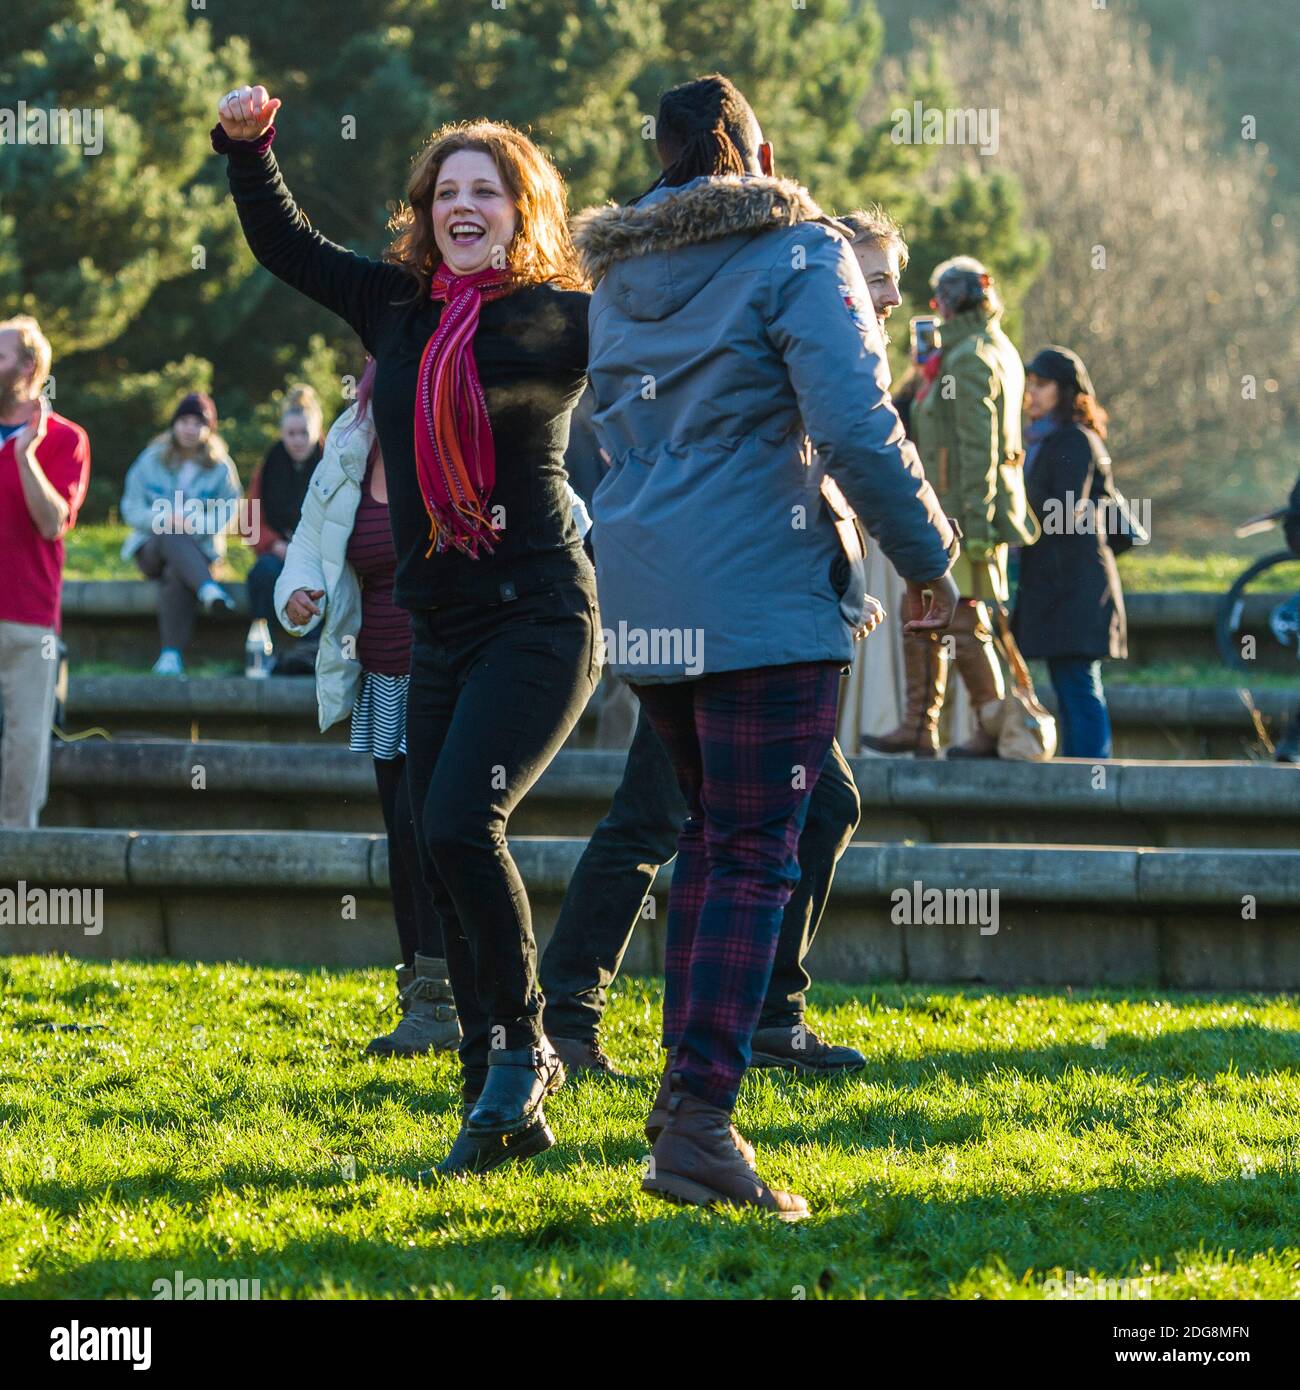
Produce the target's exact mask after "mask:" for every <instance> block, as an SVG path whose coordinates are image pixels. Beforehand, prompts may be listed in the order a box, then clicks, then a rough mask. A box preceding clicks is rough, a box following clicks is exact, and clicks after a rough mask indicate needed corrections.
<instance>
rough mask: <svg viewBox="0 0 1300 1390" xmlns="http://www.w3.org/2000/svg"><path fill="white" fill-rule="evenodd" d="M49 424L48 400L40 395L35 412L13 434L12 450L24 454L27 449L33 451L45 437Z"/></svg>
mask: <svg viewBox="0 0 1300 1390" xmlns="http://www.w3.org/2000/svg"><path fill="white" fill-rule="evenodd" d="M49 424H50V402H49V399H48V397H46V396H42V397H41V398H40V401H39V402H38V403H37V405H36V411H35V414H34V415H33V416H32V418H31V419H30V420H29V421H28V422H27V424H25V425H24V426H23V427H22V429H20V430H19V431H18V433H17V434H16V435H14V452H15V453H17V454H25V453H26V452H27V451H28V450H29V449H30V450H32V452H33V453H35V451H36V450H37V449H38V448H40V445H41V441H42V440H43V439H44V438H45V432H46V430H47V429H48V428H49Z"/></svg>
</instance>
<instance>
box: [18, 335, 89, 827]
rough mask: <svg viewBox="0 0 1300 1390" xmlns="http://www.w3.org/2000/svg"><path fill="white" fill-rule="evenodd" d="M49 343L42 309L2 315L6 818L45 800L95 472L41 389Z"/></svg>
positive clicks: (77, 429)
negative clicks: (63, 631)
mask: <svg viewBox="0 0 1300 1390" xmlns="http://www.w3.org/2000/svg"><path fill="white" fill-rule="evenodd" d="M49 376H50V345H49V342H48V341H47V340H46V337H45V335H44V334H43V333H42V332H41V330H40V325H39V324H38V323H37V322H36V320H35V319H34V318H31V317H29V316H27V315H22V316H21V317H19V318H12V319H6V320H5V321H3V322H0V555H2V556H3V557H4V565H5V581H6V582H5V583H4V584H2V585H0V709H2V710H3V713H4V736H3V738H2V739H0V826H5V827H17V828H19V829H29V828H33V827H35V825H36V821H37V817H38V816H39V815H40V813H41V809H42V807H44V805H45V794H46V790H47V788H48V786H49V780H50V726H51V724H52V722H53V719H54V687H55V682H56V679H57V676H58V671H59V627H60V612H59V599H60V595H61V592H62V587H63V537H64V536H65V535H66V534H67V533H68V532H69V531H70V530H71V529H72V527H73V525H74V524H75V523H76V520H77V509H78V508H79V507H80V506H81V502H82V499H83V498H84V497H85V495H86V483H87V481H88V479H89V477H90V442H89V440H88V439H87V438H86V432H85V430H83V429H82V428H81V426H80V425H74V424H73V423H72V421H71V420H65V419H64V418H63V416H62V415H57V414H55V412H54V411H53V410H51V409H50V403H49V401H48V400H47V399H46V397H45V396H43V395H42V391H43V390H44V387H45V383H46V382H47V381H48V380H49Z"/></svg>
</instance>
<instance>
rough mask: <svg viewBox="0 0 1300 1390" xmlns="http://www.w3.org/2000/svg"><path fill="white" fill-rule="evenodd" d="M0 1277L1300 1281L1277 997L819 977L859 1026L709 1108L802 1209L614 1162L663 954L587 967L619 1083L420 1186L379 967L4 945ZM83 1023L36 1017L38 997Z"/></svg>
mask: <svg viewBox="0 0 1300 1390" xmlns="http://www.w3.org/2000/svg"><path fill="white" fill-rule="evenodd" d="M0 971H2V972H3V984H4V989H3V995H2V996H0V1011H2V1014H0V1017H3V1027H2V1028H0V1049H2V1053H0V1056H2V1061H0V1067H2V1069H3V1070H2V1076H0V1086H2V1087H3V1094H2V1095H0V1114H2V1115H3V1125H4V1134H3V1147H2V1148H0V1285H3V1287H4V1289H5V1290H6V1291H7V1293H8V1294H9V1295H11V1296H12V1295H20V1296H42V1297H60V1296H78V1297H103V1296H112V1297H125V1298H149V1297H151V1295H152V1291H153V1287H152V1286H153V1281H154V1280H156V1279H163V1278H165V1279H167V1280H169V1281H170V1280H171V1279H172V1277H173V1276H174V1274H175V1272H176V1271H177V1270H180V1271H182V1274H183V1277H185V1278H200V1279H209V1278H246V1279H250V1280H252V1279H256V1280H258V1281H259V1283H260V1290H261V1295H262V1297H301V1296H309V1295H326V1296H331V1295H334V1296H338V1295H366V1296H384V1297H461V1296H464V1297H479V1298H493V1297H515V1298H522V1297H556V1296H574V1297H578V1296H581V1297H665V1296H676V1295H686V1296H699V1297H713V1296H740V1297H766V1298H773V1299H791V1298H799V1297H808V1298H815V1297H822V1296H828V1297H862V1296H866V1297H881V1296H884V1297H908V1296H930V1297H934V1296H938V1297H954V1298H1034V1297H1041V1296H1042V1294H1043V1292H1044V1281H1045V1280H1051V1279H1053V1278H1055V1279H1057V1280H1060V1281H1062V1282H1063V1283H1064V1282H1066V1281H1067V1277H1068V1276H1069V1275H1071V1274H1072V1275H1073V1276H1074V1287H1075V1288H1076V1289H1080V1288H1085V1287H1087V1286H1085V1285H1084V1284H1083V1283H1082V1281H1083V1280H1084V1279H1086V1278H1089V1277H1090V1278H1093V1279H1101V1278H1106V1279H1118V1278H1131V1279H1136V1280H1143V1281H1149V1282H1147V1283H1143V1284H1139V1285H1137V1286H1134V1287H1135V1290H1136V1292H1135V1295H1134V1296H1140V1295H1141V1294H1144V1293H1145V1294H1147V1295H1149V1296H1150V1297H1153V1298H1202V1299H1204V1298H1222V1297H1238V1298H1240V1297H1248V1298H1256V1297H1261V1298H1295V1297H1297V1296H1298V1295H1300V1004H1298V1003H1297V1001H1296V1000H1295V999H1291V998H1271V997H1263V996H1259V997H1249V998H1246V997H1241V998H1229V997H1222V998H1210V997H1192V996H1180V995H1169V994H1164V993H1158V994H1144V993H1138V994H1117V993H1104V992H1089V993H1076V994H1074V995H1073V996H1072V997H1070V996H1068V995H1061V994H1052V993H1043V994H1037V993H1025V994H1015V995H1004V994H997V993H993V992H989V991H974V992H968V993H963V992H961V991H958V990H954V989H940V988H922V987H896V986H878V987H873V986H862V987H859V988H852V987H827V986H823V987H821V988H819V989H818V990H817V991H816V995H815V1003H816V1005H817V1009H816V1012H815V1021H816V1023H817V1024H818V1025H820V1026H822V1027H824V1029H825V1030H826V1031H827V1032H828V1033H829V1034H830V1035H832V1036H833V1037H834V1038H836V1039H837V1040H841V1041H846V1042H853V1043H855V1044H856V1045H857V1046H859V1047H861V1048H862V1049H863V1050H864V1051H865V1052H866V1053H867V1055H868V1058H869V1061H868V1065H867V1067H866V1069H865V1070H864V1071H862V1072H860V1073H858V1074H856V1075H854V1076H852V1077H851V1078H844V1079H841V1080H839V1081H822V1082H809V1081H806V1080H800V1079H795V1078H792V1077H788V1076H785V1075H773V1074H770V1073H755V1074H752V1075H751V1076H750V1077H748V1078H747V1079H746V1081H745V1085H744V1088H743V1091H742V1094H741V1101H740V1106H739V1109H738V1113H737V1120H738V1123H739V1124H740V1126H741V1128H742V1130H743V1131H744V1132H745V1133H746V1134H747V1135H748V1136H749V1137H750V1139H752V1140H753V1142H754V1143H755V1144H756V1145H757V1147H758V1150H759V1156H760V1166H761V1170H762V1171H763V1172H764V1173H765V1174H766V1175H767V1176H768V1177H769V1178H770V1179H771V1180H773V1181H777V1182H780V1183H783V1184H787V1185H789V1186H791V1187H793V1188H794V1189H795V1190H796V1191H799V1192H802V1193H803V1194H804V1195H805V1196H807V1198H808V1199H809V1201H810V1203H811V1205H812V1206H813V1208H814V1216H813V1218H812V1219H811V1220H809V1221H806V1222H804V1223H801V1224H799V1225H796V1226H786V1225H782V1224H781V1223H776V1222H772V1221H771V1220H770V1219H766V1218H763V1217H762V1216H758V1215H743V1214H738V1213H729V1212H713V1213H710V1212H703V1211H699V1210H695V1209H687V1208H678V1207H672V1206H669V1205H665V1204H661V1203H660V1202H658V1201H657V1200H655V1199H652V1198H650V1197H647V1196H644V1195H642V1194H641V1192H640V1191H639V1186H638V1184H639V1178H640V1172H641V1163H642V1160H643V1158H644V1157H645V1153H646V1146H645V1142H644V1139H643V1138H642V1135H641V1132H640V1126H641V1122H642V1119H643V1118H644V1113H645V1110H646V1108H647V1106H648V1104H649V1098H650V1094H651V1089H652V1085H653V1081H654V1078H655V1071H656V1053H655V1050H654V1044H655V1040H656V1029H657V1023H658V1011H659V1000H658V991H657V986H656V985H654V984H653V983H651V982H647V981H637V980H632V981H625V982H622V983H621V985H620V987H619V988H618V989H617V991H616V995H615V1002H614V1007H613V1010H612V1015H611V1019H610V1025H609V1029H608V1037H607V1043H608V1046H609V1050H610V1052H611V1054H612V1055H613V1056H614V1058H615V1060H616V1061H617V1062H619V1063H622V1064H623V1065H624V1066H626V1067H628V1068H630V1069H632V1070H633V1071H634V1072H635V1074H636V1085H634V1086H626V1087H620V1086H608V1085H601V1084H599V1083H594V1082H590V1081H588V1082H582V1083H578V1084H570V1085H568V1086H566V1087H565V1089H564V1090H563V1091H562V1092H561V1093H560V1094H559V1095H558V1096H557V1097H556V1098H555V1099H554V1100H553V1101H552V1102H551V1104H550V1105H549V1107H548V1113H549V1115H550V1118H551V1122H552V1125H553V1127H554V1129H555V1131H556V1133H557V1135H558V1136H559V1141H560V1142H559V1144H558V1145H557V1147H556V1148H554V1149H553V1150H551V1151H550V1153H548V1154H546V1155H544V1156H543V1157H542V1158H540V1159H538V1160H533V1161H532V1162H531V1163H530V1164H529V1165H527V1166H525V1167H519V1168H515V1169H509V1170H504V1171H501V1172H499V1173H496V1174H493V1175H491V1176H489V1177H488V1178H486V1179H482V1180H478V1181H459V1182H453V1183H449V1184H446V1185H443V1186H441V1187H439V1188H436V1189H432V1190H421V1189H419V1188H417V1187H415V1186H413V1185H412V1183H411V1182H410V1180H409V1176H408V1175H409V1174H412V1173H414V1172H415V1171H416V1170H418V1169H419V1168H421V1167H424V1166H427V1165H428V1164H430V1163H431V1162H432V1161H434V1160H436V1159H437V1158H439V1157H440V1156H441V1155H442V1154H443V1153H444V1152H445V1150H446V1148H447V1146H448V1145H449V1143H450V1141H451V1138H452V1134H453V1131H454V1129H455V1126H456V1122H457V1102H456V1098H455V1096H454V1094H453V1082H454V1075H455V1072H454V1067H453V1064H452V1062H451V1061H449V1060H448V1059H446V1058H441V1059H439V1060H436V1061H433V1060H427V1059H426V1060H416V1061H408V1062H381V1061H377V1060H371V1059H367V1058H364V1057H363V1056H362V1055H361V1052H360V1047H361V1044H363V1043H364V1042H365V1040H366V1039H367V1038H368V1037H370V1036H371V1035H372V1033H374V1032H375V1031H376V1030H377V1029H378V1028H379V1027H380V1026H381V1024H386V1023H389V1022H391V1017H392V1016H391V1015H390V1016H388V1018H387V1019H384V1018H382V1017H381V1012H380V1008H381V1003H382V1002H383V1000H384V998H385V997H386V995H387V993H388V990H389V977H388V976H386V975H385V974H383V973H381V972H378V971H356V972H342V971H340V972H317V973H307V972H303V971H297V970H273V969H265V968H256V967H249V966H244V965H238V964H235V965H215V966H193V965H179V964H147V965H139V964H110V965H101V964H90V963H84V962H74V961H71V960H67V959H62V960H60V959H56V958H46V957H40V958H36V957H32V958H9V959H7V960H5V961H4V962H2V963H0ZM50 1024H54V1025H56V1026H62V1028H63V1029H65V1030H66V1027H67V1025H74V1024H75V1025H80V1026H81V1028H83V1029H86V1030H87V1031H53V1030H51V1029H50V1028H49V1026H48V1025H50Z"/></svg>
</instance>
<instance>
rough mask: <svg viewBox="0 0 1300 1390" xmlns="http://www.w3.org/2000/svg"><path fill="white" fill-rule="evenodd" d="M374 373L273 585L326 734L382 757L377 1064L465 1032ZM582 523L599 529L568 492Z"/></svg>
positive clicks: (437, 1047)
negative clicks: (396, 953)
mask: <svg viewBox="0 0 1300 1390" xmlns="http://www.w3.org/2000/svg"><path fill="white" fill-rule="evenodd" d="M373 383H374V364H373V362H371V363H370V364H368V366H367V368H366V371H365V374H364V375H363V376H362V378H361V381H360V383H359V385H358V388H357V399H356V403H355V404H354V405H352V406H351V407H349V409H347V410H346V411H344V412H343V414H342V415H340V416H339V418H338V419H337V420H336V421H335V422H334V424H333V425H332V426H331V428H330V431H329V434H328V436H327V437H326V440H325V452H324V456H323V457H322V459H321V461H320V463H319V464H318V465H317V467H316V471H315V472H314V473H313V474H312V478H311V482H310V483H309V484H308V487H307V496H306V500H305V501H304V502H303V508H302V517H301V520H300V521H299V523H298V527H297V530H295V531H294V534H293V539H292V540H291V541H290V543H289V549H288V552H287V553H286V555H285V559H284V569H283V571H282V572H281V574H280V577H279V579H278V580H277V581H276V585H275V611H276V614H277V616H278V617H279V619H280V622H281V624H282V625H283V626H284V627H285V628H286V629H287V630H288V631H289V632H292V633H294V634H296V635H297V636H300V637H301V636H305V635H306V634H307V633H308V632H311V631H312V630H313V629H314V628H316V626H317V625H318V624H319V625H320V629H321V633H320V645H319V647H318V649H317V655H316V701H317V706H318V709H319V715H320V728H321V731H322V732H323V731H324V730H326V729H328V728H329V727H330V725H332V724H334V723H337V721H338V720H340V719H342V718H343V717H344V716H345V715H349V714H350V715H351V719H352V728H351V737H350V746H351V747H352V749H353V751H354V752H366V753H369V754H370V756H371V757H372V758H373V759H374V766H375V781H376V784H377V785H378V788H379V801H380V805H381V807H382V809H383V815H384V826H385V828H386V830H387V833H388V880H389V885H390V887H391V890H392V895H393V913H394V916H395V918H396V921H397V935H398V941H399V943H400V947H401V952H402V964H401V965H399V966H398V967H397V985H398V998H399V1002H400V1005H401V1009H402V1018H401V1020H400V1021H399V1022H398V1024H397V1027H396V1028H394V1029H393V1031H392V1032H391V1033H388V1034H386V1035H384V1036H382V1037H377V1038H374V1039H372V1040H371V1042H370V1043H369V1045H368V1046H367V1048H366V1051H367V1052H369V1053H372V1054H375V1055H377V1056H403V1057H414V1056H419V1055H421V1054H423V1053H426V1052H430V1051H452V1050H454V1049H455V1048H456V1047H457V1046H458V1044H459V1042H460V1025H459V1022H458V1020H457V1018H456V1006H455V1003H454V1001H453V999H452V992H451V985H450V982H449V981H448V978H447V965H446V960H445V958H444V956H443V945H442V924H441V921H440V920H439V918H438V914H437V912H436V911H435V909H434V906H433V902H432V899H431V896H430V893H429V890H428V889H427V887H426V886H425V883H424V880H423V876H422V872H421V866H420V855H419V847H418V844H417V841H416V832H415V826H414V821H413V817H412V812H411V804H410V797H409V795H408V792H407V785H406V775H405V771H406V696H407V688H408V686H409V683H410V675H409V671H410V662H411V619H410V614H409V613H407V612H406V611H405V610H404V609H401V608H398V607H397V606H396V605H395V604H394V603H393V576H394V572H395V570H396V564H397V557H396V552H395V550H394V548H393V538H392V531H391V528H390V525H389V519H388V490H387V484H386V478H385V474H384V459H383V455H382V453H381V452H380V449H379V442H378V440H377V439H376V437H375V430H374V425H373V423H372V420H371V415H370V394H371V390H372V388H373ZM569 495H570V501H571V503H572V505H573V508H574V520H575V521H576V522H577V524H578V530H579V532H580V533H582V534H585V533H586V530H587V529H588V528H589V527H590V525H591V522H590V520H589V519H588V517H587V513H586V508H585V507H584V506H583V504H582V502H581V500H580V499H579V498H578V496H577V494H576V493H574V492H573V490H572V489H571V488H570V490H569Z"/></svg>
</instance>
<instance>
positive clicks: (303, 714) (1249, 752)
mask: <svg viewBox="0 0 1300 1390" xmlns="http://www.w3.org/2000/svg"><path fill="white" fill-rule="evenodd" d="M1040 694H1041V696H1042V698H1043V701H1044V703H1045V704H1047V705H1048V706H1051V705H1052V704H1053V698H1052V692H1051V690H1050V689H1045V690H1043V691H1040ZM1106 698H1107V701H1108V703H1109V705H1110V712H1111V721H1112V723H1113V725H1114V730H1115V756H1116V757H1119V758H1144V759H1145V758H1155V759H1171V758H1172V759H1198V760H1199V759H1206V758H1211V759H1216V758H1233V759H1235V758H1255V759H1267V758H1268V757H1269V753H1268V749H1267V745H1266V744H1265V742H1264V739H1266V738H1267V739H1268V740H1269V741H1271V742H1272V743H1276V742H1277V741H1278V740H1279V739H1280V738H1281V736H1282V730H1283V728H1284V727H1285V724H1286V720H1287V718H1288V716H1289V715H1290V713H1291V710H1292V708H1293V707H1294V705H1295V703H1296V698H1297V697H1296V695H1295V694H1293V693H1292V692H1291V691H1288V690H1276V689H1267V690H1258V691H1255V692H1251V691H1249V690H1247V689H1245V688H1244V687H1243V689H1242V690H1240V691H1238V690H1236V689H1227V688H1224V689H1220V688H1204V687H1198V686H1145V685H1112V686H1111V687H1110V688H1109V689H1108V691H1107V692H1106ZM316 723H317V720H316V697H315V691H314V685H313V678H312V677H310V676H285V677H275V676H273V677H271V678H270V679H269V680H262V681H251V680H247V679H245V678H244V677H242V676H231V677H192V678H186V679H175V678H166V677H159V676H148V675H141V676H77V675H75V674H74V675H73V676H72V678H71V679H70V680H69V682H68V702H67V712H66V720H65V724H66V727H67V729H68V730H69V731H80V730H85V729H87V728H93V727H99V728H103V729H105V730H106V731H107V732H108V733H109V734H111V735H112V736H113V737H114V738H150V737H158V738H187V737H188V738H194V739H236V740H240V741H243V742H266V741H276V742H300V741H302V740H304V739H306V740H310V741H312V742H315V741H318V740H319V741H322V742H332V743H339V742H343V743H346V742H347V727H348V726H347V721H346V720H342V721H340V722H339V723H338V724H336V725H335V726H334V727H333V728H332V729H330V730H328V731H327V732H326V733H325V734H324V735H322V734H320V733H318V732H317V728H316ZM591 735H592V720H591V707H589V708H588V713H587V715H585V716H584V719H583V721H582V722H581V724H580V727H579V729H578V730H576V731H575V735H574V738H573V743H574V744H575V745H580V744H583V743H586V742H589V741H590V738H591Z"/></svg>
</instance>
